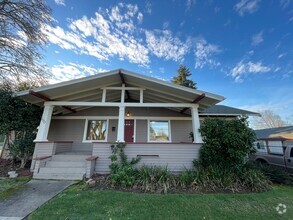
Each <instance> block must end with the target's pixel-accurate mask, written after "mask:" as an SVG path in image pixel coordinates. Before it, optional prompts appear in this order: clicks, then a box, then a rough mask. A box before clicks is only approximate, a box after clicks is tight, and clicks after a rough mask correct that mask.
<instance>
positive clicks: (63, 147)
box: [55, 143, 72, 154]
mask: <svg viewBox="0 0 293 220" xmlns="http://www.w3.org/2000/svg"><path fill="white" fill-rule="evenodd" d="M55 145H56V154H58V153H63V152H68V151H72V143H55Z"/></svg>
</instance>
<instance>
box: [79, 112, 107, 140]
mask: <svg viewBox="0 0 293 220" xmlns="http://www.w3.org/2000/svg"><path fill="white" fill-rule="evenodd" d="M88 121H106V133H105V140H87V139H86V136H87V127H88ZM108 130H109V119H105V118H87V119H85V126H84V133H83V140H82V143H92V142H107V141H108Z"/></svg>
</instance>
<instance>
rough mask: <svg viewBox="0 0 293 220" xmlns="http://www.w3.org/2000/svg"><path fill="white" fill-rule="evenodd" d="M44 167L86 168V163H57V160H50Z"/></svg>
mask: <svg viewBox="0 0 293 220" xmlns="http://www.w3.org/2000/svg"><path fill="white" fill-rule="evenodd" d="M46 167H56V168H60V167H72V168H74V167H77V168H78V167H86V161H85V160H83V161H58V160H50V161H47V162H46Z"/></svg>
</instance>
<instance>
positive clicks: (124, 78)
mask: <svg viewBox="0 0 293 220" xmlns="http://www.w3.org/2000/svg"><path fill="white" fill-rule="evenodd" d="M122 83H125V85H126V87H142V88H144V89H145V90H144V101H145V102H150V103H152V102H166V103H167V102H168V103H175V102H176V103H177V102H178V103H191V102H193V101H194V100H196V99H198V98H199V97H202V96H204V98H202V99H201V100H200V101H199V103H198V104H199V110H204V109H206V108H209V107H211V106H213V105H215V104H216V103H218V102H220V101H222V100H224V99H225V98H224V97H223V96H220V95H216V94H212V93H208V92H205V91H202V90H197V89H191V88H187V87H184V86H180V85H175V84H173V83H170V82H167V81H163V80H160V79H156V78H153V77H149V76H145V75H142V74H138V73H134V72H130V71H127V70H123V69H117V70H113V71H110V72H105V73H99V74H96V75H93V76H88V77H84V78H80V79H75V80H70V81H66V82H61V83H57V84H53V85H47V86H43V87H40V88H36V89H33V92H34V93H38V94H40V96H43V97H47V98H49V99H51V100H55V101H89V102H93V101H95V102H97V101H101V99H102V90H101V88H103V87H108V86H121V84H122ZM118 93H120V92H119V91H109V93H108V92H107V98H108V96H109V97H111V101H112V102H114V101H118V100H120V95H119V94H118ZM203 94H204V95H203ZM129 95H130V97H131V99H134V100H139V94H136V93H135V92H134V91H129ZM16 96H18V97H20V98H21V99H24V100H25V101H27V102H29V103H32V104H35V105H39V106H42V105H43V103H44V100H42V99H40V97H36V96H34V95H32V94H31V93H30V91H29V90H26V91H21V92H18V93H16ZM76 110H78V109H76Z"/></svg>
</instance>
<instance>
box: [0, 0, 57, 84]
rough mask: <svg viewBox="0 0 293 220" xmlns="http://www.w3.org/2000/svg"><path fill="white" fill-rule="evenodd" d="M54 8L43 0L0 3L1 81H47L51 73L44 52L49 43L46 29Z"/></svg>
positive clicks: (13, 0) (4, 0) (17, 0)
mask: <svg viewBox="0 0 293 220" xmlns="http://www.w3.org/2000/svg"><path fill="white" fill-rule="evenodd" d="M50 14H51V9H50V8H49V7H48V6H47V5H46V3H45V1H43V0H2V1H1V2H0V81H1V82H2V83H13V84H15V83H16V84H17V83H19V82H22V81H32V82H37V83H39V84H40V83H41V84H43V83H46V81H47V77H48V76H49V73H48V71H47V67H46V65H44V64H43V63H42V61H41V59H42V56H41V53H40V51H41V50H42V48H43V46H44V45H45V44H46V42H47V36H46V35H45V34H44V33H43V32H42V27H43V26H44V25H45V24H50V23H51V21H52V19H51V15H50Z"/></svg>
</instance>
